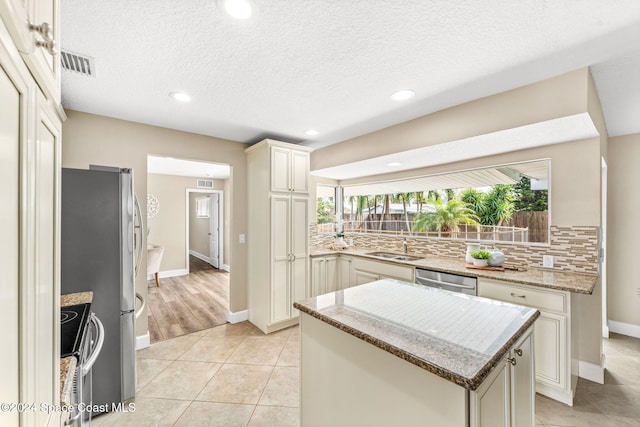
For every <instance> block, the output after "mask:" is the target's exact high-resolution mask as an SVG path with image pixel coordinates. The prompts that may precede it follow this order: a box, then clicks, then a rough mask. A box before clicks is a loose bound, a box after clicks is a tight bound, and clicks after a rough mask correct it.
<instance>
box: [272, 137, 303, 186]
mask: <svg viewBox="0 0 640 427" xmlns="http://www.w3.org/2000/svg"><path fill="white" fill-rule="evenodd" d="M271 164H272V166H273V168H272V174H271V191H278V192H293V193H303V194H308V193H309V152H307V151H302V150H299V149H297V148H295V149H292V148H288V147H286V146H282V145H276V144H275V141H272V146H271Z"/></svg>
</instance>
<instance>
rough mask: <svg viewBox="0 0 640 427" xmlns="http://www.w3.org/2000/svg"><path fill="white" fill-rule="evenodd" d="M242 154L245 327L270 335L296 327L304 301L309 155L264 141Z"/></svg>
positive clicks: (297, 148) (293, 147) (307, 151)
mask: <svg viewBox="0 0 640 427" xmlns="http://www.w3.org/2000/svg"><path fill="white" fill-rule="evenodd" d="M245 151H246V153H247V170H248V175H247V194H248V201H247V206H248V209H249V212H248V219H249V225H248V235H247V253H248V263H247V265H248V272H247V273H248V274H247V276H248V281H249V283H248V291H249V321H250V322H251V323H253V324H254V325H256V326H257V327H258V328H260V329H261V330H262V331H263V332H264V333H270V332H273V331H276V330H278V329H282V328H285V327H287V326H291V325H294V324H296V323H298V310H296V309H294V308H293V303H294V302H295V301H298V300H301V299H304V298H306V297H307V295H308V282H309V206H310V205H309V155H310V153H311V151H312V150H311V149H309V148H307V147H300V146H297V145H294V144H287V143H284V142H279V141H274V140H270V139H265V140H264V141H261V142H259V143H257V144H255V145H253V146H251V147H249V148H247V149H246V150H245Z"/></svg>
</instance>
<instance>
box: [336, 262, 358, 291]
mask: <svg viewBox="0 0 640 427" xmlns="http://www.w3.org/2000/svg"><path fill="white" fill-rule="evenodd" d="M355 285H356V279H355V274H354V271H353V257H352V256H349V255H344V254H340V255H339V256H338V289H347V288H350V287H352V286H355Z"/></svg>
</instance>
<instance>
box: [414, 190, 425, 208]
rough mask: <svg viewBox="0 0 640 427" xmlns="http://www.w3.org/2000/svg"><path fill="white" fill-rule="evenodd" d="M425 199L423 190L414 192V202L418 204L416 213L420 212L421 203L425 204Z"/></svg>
mask: <svg viewBox="0 0 640 427" xmlns="http://www.w3.org/2000/svg"><path fill="white" fill-rule="evenodd" d="M426 201H427V199H426V198H425V197H424V191H418V192H416V203H417V204H418V213H421V212H422V205H423V204H425V202H426Z"/></svg>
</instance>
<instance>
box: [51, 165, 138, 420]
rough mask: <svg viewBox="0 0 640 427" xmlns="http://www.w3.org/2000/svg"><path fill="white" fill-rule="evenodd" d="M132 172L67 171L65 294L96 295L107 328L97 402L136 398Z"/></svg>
mask: <svg viewBox="0 0 640 427" xmlns="http://www.w3.org/2000/svg"><path fill="white" fill-rule="evenodd" d="M137 207H138V206H137V203H136V200H135V195H134V191H133V173H132V171H131V170H130V169H119V168H110V167H99V166H91V167H90V169H88V170H85V169H67V168H63V169H62V204H61V211H62V213H61V220H62V230H61V241H62V248H61V264H62V266H61V288H62V293H63V294H66V293H72V292H83V291H93V302H92V305H91V310H92V311H93V312H94V313H95V314H96V316H97V317H98V318H99V319H100V320H101V321H102V323H103V325H104V345H103V347H102V352H101V353H100V356H99V357H98V359H97V360H96V362H95V364H94V365H93V404H94V405H107V408H108V409H107V410H111V407H112V404H117V403H120V402H124V401H125V400H127V399H130V398H132V397H134V395H135V382H136V355H135V313H134V311H135V303H136V293H135V270H136V266H135V264H136V255H135V254H136V252H137V250H138V249H140V248H141V246H142V239H143V237H142V233H141V232H140V230H141V229H142V227H138V228H136V226H135V224H134V221H135V222H137V221H138V220H137V219H136V218H135V216H136V214H138V215H139V209H136V208H137Z"/></svg>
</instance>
